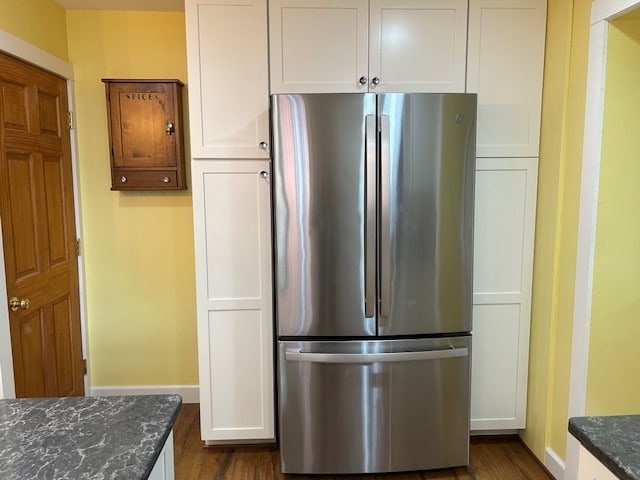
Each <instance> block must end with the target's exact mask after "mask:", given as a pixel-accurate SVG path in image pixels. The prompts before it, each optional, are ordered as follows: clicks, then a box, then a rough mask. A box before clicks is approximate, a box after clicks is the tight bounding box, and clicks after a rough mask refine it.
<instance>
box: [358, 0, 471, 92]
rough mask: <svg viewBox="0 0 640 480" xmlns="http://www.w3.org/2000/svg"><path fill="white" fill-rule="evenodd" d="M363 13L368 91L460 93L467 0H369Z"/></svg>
mask: <svg viewBox="0 0 640 480" xmlns="http://www.w3.org/2000/svg"><path fill="white" fill-rule="evenodd" d="M369 15H370V29H369V77H370V79H369V80H370V87H369V88H370V90H371V91H380V92H443V93H446V92H464V88H465V62H466V55H467V0H371V3H370V13H369ZM375 79H378V81H379V83H377V82H376V80H375ZM371 82H373V83H371ZM376 83H377V85H376Z"/></svg>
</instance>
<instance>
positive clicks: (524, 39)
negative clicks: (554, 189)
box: [467, 0, 546, 430]
mask: <svg viewBox="0 0 640 480" xmlns="http://www.w3.org/2000/svg"><path fill="white" fill-rule="evenodd" d="M545 22H546V0H469V38H468V58H467V92H470V93H477V94H478V118H477V144H476V156H477V157H479V158H477V169H476V207H475V208H476V221H475V237H474V242H475V266H474V310H473V338H474V345H473V359H472V380H471V381H472V383H471V429H472V430H505V429H520V428H524V427H525V426H526V403H527V373H528V364H529V330H530V316H531V288H532V275H533V271H532V265H533V247H534V236H535V217H536V190H537V182H538V173H537V165H538V158H537V157H538V152H539V140H540V112H541V105H542V78H543V68H544V40H545V25H546V23H545Z"/></svg>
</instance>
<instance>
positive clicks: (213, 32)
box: [185, 0, 269, 159]
mask: <svg viewBox="0 0 640 480" xmlns="http://www.w3.org/2000/svg"><path fill="white" fill-rule="evenodd" d="M185 18H186V29H187V65H188V70H189V81H188V91H189V123H190V135H191V155H192V157H193V158H196V159H197V158H269V152H268V142H269V79H268V57H267V54H268V48H267V43H268V38H267V7H266V0H186V2H185Z"/></svg>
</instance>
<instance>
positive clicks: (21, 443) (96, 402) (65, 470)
mask: <svg viewBox="0 0 640 480" xmlns="http://www.w3.org/2000/svg"><path fill="white" fill-rule="evenodd" d="M181 406H182V398H181V397H180V395H137V396H105V397H67V398H50V399H36V398H33V399H14V400H12V399H8V400H0V460H2V461H0V478H3V479H4V480H19V479H22V478H43V479H47V480H71V479H75V480H80V479H82V480H85V479H86V480H89V479H91V480H109V479H115V478H118V479H120V480H142V479H147V478H148V477H149V476H150V474H151V472H152V470H153V467H154V465H155V463H156V461H157V460H158V458H159V456H160V453H161V451H162V449H163V448H164V446H165V444H166V442H167V439H168V438H169V435H170V433H171V431H172V429H173V426H174V424H175V421H176V419H177V417H178V414H179V413H180V409H181Z"/></svg>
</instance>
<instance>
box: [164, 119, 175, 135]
mask: <svg viewBox="0 0 640 480" xmlns="http://www.w3.org/2000/svg"><path fill="white" fill-rule="evenodd" d="M175 130H176V126H175V125H174V124H173V122H167V125H166V126H165V129H164V133H166V134H167V135H171V134H173V132H175Z"/></svg>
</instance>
